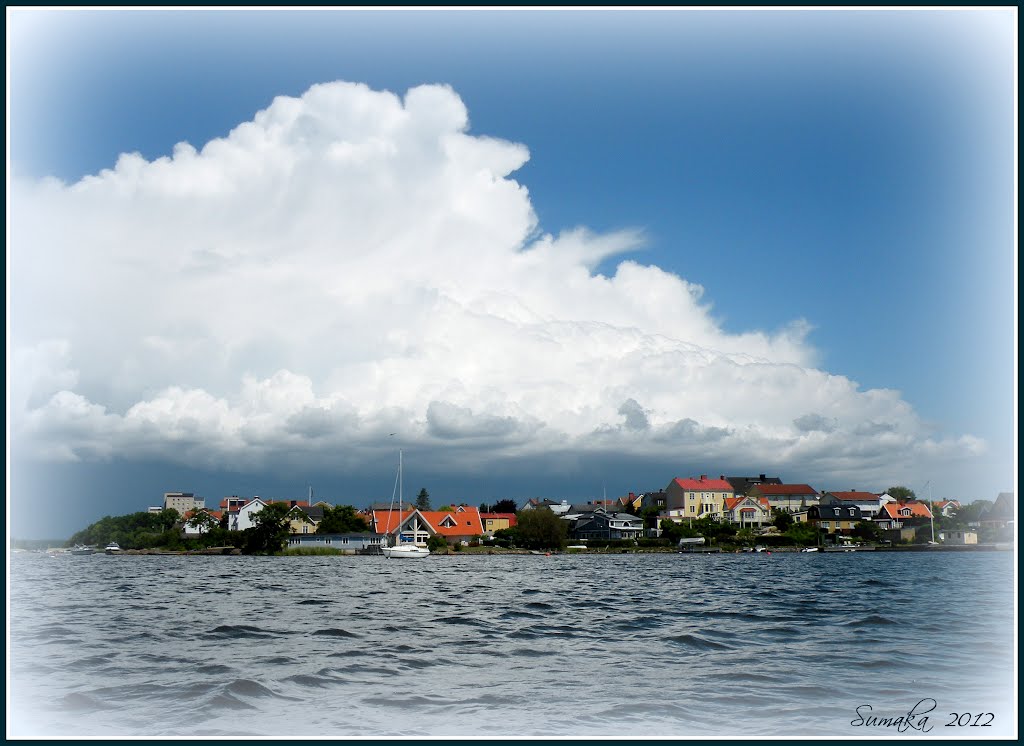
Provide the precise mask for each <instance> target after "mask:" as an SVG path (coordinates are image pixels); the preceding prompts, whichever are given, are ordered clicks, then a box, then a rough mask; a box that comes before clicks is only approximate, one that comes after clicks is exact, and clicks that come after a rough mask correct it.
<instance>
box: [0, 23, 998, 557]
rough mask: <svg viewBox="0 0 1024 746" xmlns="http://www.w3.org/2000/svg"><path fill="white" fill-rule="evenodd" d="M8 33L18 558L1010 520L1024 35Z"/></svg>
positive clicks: (866, 30) (456, 30)
mask: <svg viewBox="0 0 1024 746" xmlns="http://www.w3.org/2000/svg"><path fill="white" fill-rule="evenodd" d="M6 20H7V29H8V32H7V33H8V38H7V41H8V44H7V49H8V124H9V127H8V185H7V186H8V190H7V192H8V202H7V209H8V225H7V239H8V240H7V245H8V251H7V262H8V264H7V270H8V271H7V277H8V285H7V312H8V313H7V319H8V322H7V323H8V326H7V361H8V366H7V381H8V407H7V411H8V439H7V440H8V530H9V533H10V535H11V536H14V537H19V538H48V537H66V536H69V535H70V534H71V533H73V532H74V531H76V530H78V529H80V528H83V527H85V526H86V525H88V524H89V523H91V522H93V521H95V520H98V519H99V518H101V517H102V516H104V515H121V514H125V513H130V512H134V511H137V510H145V509H146V508H147V507H148V506H150V505H158V504H160V502H161V500H162V495H163V493H164V492H168V491H186V492H194V493H196V494H198V495H202V496H203V497H205V498H206V499H207V504H208V505H209V504H214V503H216V502H218V501H219V500H220V499H221V498H222V497H224V496H227V495H243V496H253V495H260V496H263V497H271V498H288V497H290V498H296V497H304V496H306V495H307V493H308V490H309V489H310V488H312V489H313V491H314V494H315V495H316V497H317V498H322V499H325V500H328V501H330V502H332V503H336V504H352V505H356V506H357V507H361V506H364V505H366V504H368V503H369V502H370V501H372V500H381V499H385V500H386V499H388V498H389V497H390V496H391V493H392V490H393V485H394V475H395V469H396V466H397V462H398V451H399V450H401V451H402V453H403V459H404V477H405V479H404V484H405V485H406V487H407V488H408V491H409V492H410V493H415V492H417V491H418V490H419V488H420V487H424V488H426V489H427V490H428V492H430V494H431V496H432V501H433V502H434V503H435V504H442V503H445V502H450V501H455V502H468V503H470V504H479V503H483V502H494V501H495V500H498V499H502V498H512V499H515V500H517V502H520V503H522V502H523V501H525V500H526V499H528V498H531V497H550V498H553V499H570V500H574V501H579V500H586V499H592V498H598V497H601V496H602V495H604V494H607V495H608V496H609V497H611V496H617V495H623V494H625V493H627V492H629V491H633V492H643V491H649V490H657V489H660V488H664V487H665V486H666V485H667V484H668V483H669V482H670V481H671V480H672V479H673V478H674V477H687V476H699V475H701V474H708V475H711V476H715V477H717V476H719V475H754V474H760V473H767V474H770V475H773V476H779V477H781V478H782V479H783V481H785V482H790V483H808V484H811V485H812V486H813V487H815V488H816V489H818V490H820V491H824V490H849V489H858V490H868V491H876V492H880V491H882V490H884V489H886V488H887V487H889V486H893V485H906V486H909V487H911V488H912V489H914V490H915V491H916V492H917V493H918V495H919V496H920V497H928V496H932V497H934V499H940V498H946V497H956V498H958V499H961V500H965V501H970V500H975V499H988V500H993V499H995V497H996V495H997V494H998V493H999V492H1003V491H1014V492H1015V491H1016V488H1015V485H1016V478H1017V471H1016V432H1017V428H1016V411H1017V400H1016V382H1017V373H1016V364H1017V353H1016V323H1017V321H1016V320H1017V300H1016V299H1017V285H1016V277H1017V262H1016V202H1017V200H1016V184H1017V182H1016V178H1017V175H1016V161H1017V159H1016V111H1017V109H1016V82H1017V81H1016V70H1017V56H1016V54H1017V53H1016V49H1017V43H1016V28H1017V11H1016V8H991V9H983V10H975V9H936V10H932V9H910V10H890V9H867V10H808V9H797V10H703V11H695V10H672V9H658V10H646V11H641V10H615V9H599V10H589V11H586V10H543V9H534V10H504V11H501V10H475V11H464V10H422V11H420V10H362V11H358V10H326V9H317V10H305V11H297V10H276V11H275V10H247V11H241V10H238V11H236V10H221V11H211V10H136V11H126V10H119V9H115V10H98V9H97V10H77V9H63V10H53V9H51V10H36V9H29V8H8V9H7V19H6Z"/></svg>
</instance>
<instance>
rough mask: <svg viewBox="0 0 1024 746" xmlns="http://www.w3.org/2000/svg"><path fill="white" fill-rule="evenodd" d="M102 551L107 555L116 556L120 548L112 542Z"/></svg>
mask: <svg viewBox="0 0 1024 746" xmlns="http://www.w3.org/2000/svg"><path fill="white" fill-rule="evenodd" d="M103 551H104V552H106V553H107V554H117V553H119V552H120V551H121V547H120V546H119V545H118V543H117V542H116V541H112V542H110V543H109V544H107V546H106V547H104V549H103Z"/></svg>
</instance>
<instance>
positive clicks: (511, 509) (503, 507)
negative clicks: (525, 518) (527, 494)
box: [488, 498, 519, 513]
mask: <svg viewBox="0 0 1024 746" xmlns="http://www.w3.org/2000/svg"><path fill="white" fill-rule="evenodd" d="M517 510H519V506H517V505H516V501H515V500H509V499H507V498H506V499H504V500H498V502H496V503H494V505H492V506H491V509H490V510H489V511H488V512H489V513H515V512H516V511H517Z"/></svg>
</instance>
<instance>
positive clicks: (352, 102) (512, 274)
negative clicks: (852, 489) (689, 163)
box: [10, 82, 983, 473]
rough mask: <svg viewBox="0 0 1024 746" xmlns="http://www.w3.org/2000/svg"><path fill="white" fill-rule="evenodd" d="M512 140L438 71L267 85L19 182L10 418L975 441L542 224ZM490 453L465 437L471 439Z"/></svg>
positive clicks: (281, 449)
mask: <svg viewBox="0 0 1024 746" xmlns="http://www.w3.org/2000/svg"><path fill="white" fill-rule="evenodd" d="M527 158H528V152H527V150H526V148H525V147H524V146H522V145H518V144H514V143H510V142H505V141H501V140H497V139H492V138H487V137H481V136H475V135H471V134H469V133H468V117H467V112H466V109H465V107H464V105H463V103H462V101H461V100H460V99H459V97H458V96H457V95H456V93H455V92H454V91H452V90H451V89H449V88H447V87H444V86H422V87H418V88H414V89H412V90H410V91H408V92H407V93H406V95H405V96H404V98H400V97H398V96H396V95H393V94H391V93H387V92H378V91H373V90H370V89H368V88H367V87H365V86H362V85H356V84H349V83H341V82H336V83H329V84H324V85H317V86H314V87H312V88H311V89H310V90H309V91H307V92H306V93H305V94H304V95H303V96H302V97H301V98H290V97H280V98H277V99H275V100H274V101H273V103H272V104H271V105H270V106H269V107H268V108H267V109H265V110H264V111H261V112H259V113H257V114H256V116H255V117H254V118H253V120H252V121H250V122H245V123H244V124H241V125H239V126H238V127H237V128H235V129H234V130H233V131H232V132H231V133H230V134H229V135H228V136H227V137H225V138H223V139H218V140H214V141H211V142H209V143H207V144H206V145H205V146H204V147H203V148H202V150H196V149H195V148H194V147H192V146H191V145H188V144H186V143H181V144H179V145H178V146H176V147H175V149H174V152H173V155H172V156H170V157H165V158H159V159H157V160H155V161H152V162H148V161H146V160H144V159H143V158H142V157H141V156H139V155H137V154H133V155H123V156H121V157H120V159H119V160H118V162H117V164H116V165H115V166H114V168H112V169H110V170H106V171H103V172H101V173H100V174H98V175H95V176H89V177H87V178H84V179H82V180H81V181H79V182H78V183H75V184H71V185H65V184H63V183H58V182H56V181H52V180H45V181H41V182H33V183H27V182H24V181H17V180H16V181H15V183H14V184H13V185H12V195H11V215H12V219H11V226H10V231H11V238H12V247H11V254H10V263H11V273H12V275H11V277H12V281H11V314H12V315H11V331H12V352H13V355H12V363H11V366H12V367H11V378H12V434H13V437H14V438H17V439H18V440H19V442H20V443H21V444H22V445H23V446H24V447H25V448H26V450H28V451H30V452H31V453H32V454H34V455H35V456H36V457H37V458H41V459H53V460H79V459H109V458H150V457H173V458H175V459H178V460H180V461H182V462H184V463H188V464H192V465H196V466H216V465H230V466H233V467H238V466H245V465H249V464H255V463H260V462H262V461H263V460H265V459H268V458H281V457H293V458H296V459H323V458H325V457H327V456H328V455H329V456H330V458H331V459H335V460H337V459H338V458H341V457H340V456H339V454H343V453H347V454H350V455H349V458H358V453H359V449H360V447H363V446H365V447H371V446H372V444H373V443H374V442H376V441H378V440H379V439H380V438H381V437H383V436H385V435H387V434H388V433H393V432H399V433H400V434H401V436H402V437H403V438H404V439H405V440H406V441H409V440H413V441H417V442H420V443H433V444H438V445H440V444H443V445H444V446H445V449H444V452H445V454H446V458H449V459H451V461H452V463H457V462H458V461H459V459H460V458H464V459H465V461H466V462H467V463H469V462H472V463H479V462H480V460H481V458H487V455H488V454H489V455H490V456H495V457H497V456H501V455H505V456H509V455H515V456H529V455H530V454H550V453H552V452H559V451H564V452H569V451H577V452H587V451H597V452H622V453H634V454H637V453H643V454H648V455H650V454H662V455H670V456H673V457H678V458H683V457H687V456H690V457H693V456H698V455H699V456H700V458H701V459H703V460H704V461H705V462H707V463H713V462H715V460H716V459H717V460H723V459H727V460H728V461H729V462H730V463H742V462H749V463H751V464H764V463H774V464H779V463H793V464H799V463H809V462H811V461H817V462H818V463H820V464H825V465H827V466H828V468H832V469H834V470H835V471H836V472H837V473H842V472H843V471H844V470H845V469H847V468H849V467H851V466H852V465H857V468H874V469H877V470H878V471H879V472H880V473H882V472H885V471H886V470H887V469H888V470H893V469H895V468H896V467H899V466H900V464H901V460H912V459H914V458H915V457H921V456H927V457H934V458H940V457H941V458H950V457H952V456H954V455H956V454H958V453H960V452H963V451H968V452H976V451H977V450H978V449H980V448H982V447H983V444H982V443H981V442H980V441H977V440H976V439H973V438H971V437H969V436H965V437H963V438H957V439H940V438H936V437H934V436H933V434H932V433H930V432H929V431H928V429H927V428H926V427H925V425H924V424H923V423H922V422H921V421H920V420H919V418H918V417H917V416H916V415H915V413H914V412H913V411H912V409H911V408H910V407H909V406H908V405H907V404H906V403H905V402H903V401H902V400H901V397H900V396H899V394H898V393H896V392H893V391H888V390H871V391H862V390H860V389H859V388H858V386H857V385H856V384H855V383H854V382H852V381H850V380H848V379H847V378H845V377H843V376H840V375H832V374H829V373H827V372H824V371H822V370H819V369H817V368H816V367H815V355H814V351H813V349H812V348H811V347H810V346H809V345H808V343H807V342H806V339H805V336H806V334H807V330H808V326H807V324H806V323H804V322H803V321H802V320H797V321H795V322H794V323H793V324H791V325H790V326H789V327H788V328H785V329H783V330H781V331H777V332H774V333H763V332H751V333H745V334H730V333H726V332H725V331H723V330H722V328H721V327H720V326H719V325H718V324H717V323H716V322H715V320H714V319H713V317H712V316H711V314H710V312H709V306H708V305H706V304H704V303H703V302H702V298H701V294H702V288H701V287H700V286H699V285H696V284H691V283H689V282H687V281H686V280H684V279H682V278H680V277H678V276H676V275H674V274H670V273H668V272H665V271H663V270H661V269H659V268H658V267H654V266H643V265H642V264H639V263H637V262H635V261H621V262H620V263H619V264H618V266H617V269H616V271H615V273H614V275H613V276H603V275H600V274H596V273H595V267H596V266H597V265H598V264H599V263H600V262H602V261H603V260H605V259H607V258H609V257H612V256H615V255H617V254H621V253H623V252H626V251H628V250H630V249H634V248H636V247H638V246H639V245H640V244H641V243H642V240H643V239H642V233H640V232H638V231H633V230H623V231H621V232H617V233H612V234H608V235H594V234H592V233H590V232H588V231H587V230H585V229H574V230H568V231H564V232H562V233H561V234H559V235H557V236H552V235H547V234H543V233H541V232H540V231H539V230H538V225H537V220H536V216H535V214H534V211H533V209H532V206H531V203H530V198H529V194H528V192H527V189H526V188H525V187H524V186H523V185H521V184H519V183H517V182H516V181H515V180H514V179H513V178H511V176H510V175H511V174H513V173H514V172H515V171H516V170H517V169H518V168H519V167H521V166H522V165H523V164H524V163H525V162H526V160H527ZM482 454H483V455H482Z"/></svg>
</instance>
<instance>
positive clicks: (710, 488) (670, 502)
mask: <svg viewBox="0 0 1024 746" xmlns="http://www.w3.org/2000/svg"><path fill="white" fill-rule="evenodd" d="M735 496H736V493H735V491H734V490H733V487H732V485H731V484H729V482H727V481H726V480H725V477H719V478H718V479H708V477H707V475H706V474H701V475H700V479H694V478H693V477H690V478H689V479H680V478H678V477H676V478H675V479H673V480H672V481H671V482H669V484H668V487H666V488H665V517H666V518H669V519H670V520H673V521H675V522H676V523H680V522H682V521H683V520H686V519H692V518H710V519H712V520H715V521H719V520H721V519H722V514H723V512H724V510H725V501H726V499H727V498H730V497H735Z"/></svg>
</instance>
